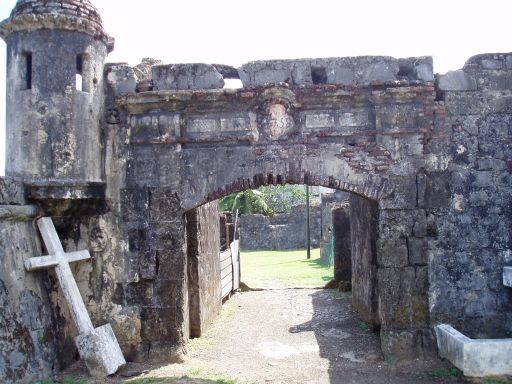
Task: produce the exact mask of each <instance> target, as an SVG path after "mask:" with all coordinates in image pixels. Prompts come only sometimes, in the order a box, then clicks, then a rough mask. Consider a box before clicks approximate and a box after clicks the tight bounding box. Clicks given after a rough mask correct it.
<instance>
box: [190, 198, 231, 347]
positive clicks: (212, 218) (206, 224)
mask: <svg viewBox="0 0 512 384" xmlns="http://www.w3.org/2000/svg"><path fill="white" fill-rule="evenodd" d="M186 217H187V257H188V260H187V263H188V298H189V310H190V337H200V336H201V335H202V334H203V333H204V332H205V331H206V329H207V327H208V326H209V325H210V324H211V322H212V321H213V319H214V318H215V317H216V316H217V315H218V313H219V312H220V309H221V307H222V299H221V274H220V225H219V224H220V222H219V209H218V203H217V202H212V203H208V204H205V205H202V206H200V207H198V208H196V209H193V210H191V211H189V212H187V216H186Z"/></svg>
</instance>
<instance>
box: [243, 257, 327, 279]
mask: <svg viewBox="0 0 512 384" xmlns="http://www.w3.org/2000/svg"><path fill="white" fill-rule="evenodd" d="M240 258H241V269H242V281H243V282H244V283H245V284H247V285H248V286H249V287H251V288H257V287H265V286H269V285H272V283H277V284H280V285H284V286H295V287H307V286H317V287H318V286H323V285H325V283H327V282H328V281H330V280H332V278H333V276H334V269H333V267H329V266H327V265H325V264H323V263H322V262H321V260H320V249H313V250H311V259H309V260H307V259H306V250H298V251H241V252H240Z"/></svg>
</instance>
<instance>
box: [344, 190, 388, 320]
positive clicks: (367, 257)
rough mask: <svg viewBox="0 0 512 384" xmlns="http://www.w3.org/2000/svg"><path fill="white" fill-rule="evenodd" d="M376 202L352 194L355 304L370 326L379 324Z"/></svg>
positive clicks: (351, 236) (353, 297)
mask: <svg viewBox="0 0 512 384" xmlns="http://www.w3.org/2000/svg"><path fill="white" fill-rule="evenodd" d="M377 215H378V209H377V204H376V203H374V202H371V201H369V200H367V199H365V198H363V197H360V196H356V195H350V216H349V223H350V245H351V256H352V260H351V262H352V305H353V306H354V307H355V308H356V309H357V311H358V312H359V314H360V315H361V316H362V317H363V319H364V321H365V322H367V323H368V325H369V326H370V327H371V328H374V329H375V328H378V327H379V325H380V319H379V314H378V303H377V298H378V289H379V288H381V287H378V286H377V271H378V265H377V249H376V243H377V239H378V234H377V223H378V216H377Z"/></svg>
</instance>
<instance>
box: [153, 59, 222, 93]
mask: <svg viewBox="0 0 512 384" xmlns="http://www.w3.org/2000/svg"><path fill="white" fill-rule="evenodd" d="M152 72H153V82H154V85H155V87H156V89H158V90H185V89H220V88H223V87H224V79H223V77H222V75H221V74H220V73H219V72H218V71H217V69H215V67H214V66H213V65H210V64H171V65H155V66H153V67H152Z"/></svg>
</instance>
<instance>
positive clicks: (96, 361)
mask: <svg viewBox="0 0 512 384" xmlns="http://www.w3.org/2000/svg"><path fill="white" fill-rule="evenodd" d="M75 342H76V346H77V348H78V352H79V353H80V357H81V358H82V359H83V360H84V362H85V364H86V366H87V369H88V370H89V373H90V374H91V375H92V376H95V377H105V376H108V375H113V374H114V373H116V372H117V370H118V369H119V368H120V367H121V366H122V365H124V364H126V361H125V359H124V356H123V352H121V348H120V347H119V344H118V343H117V340H116V336H115V335H114V331H113V330H112V327H111V326H110V324H105V325H103V326H101V327H98V328H96V329H94V330H92V331H91V332H89V333H85V334H81V335H78V336H77V337H76V339H75Z"/></svg>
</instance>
